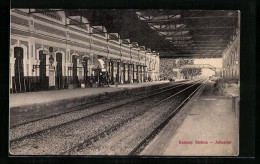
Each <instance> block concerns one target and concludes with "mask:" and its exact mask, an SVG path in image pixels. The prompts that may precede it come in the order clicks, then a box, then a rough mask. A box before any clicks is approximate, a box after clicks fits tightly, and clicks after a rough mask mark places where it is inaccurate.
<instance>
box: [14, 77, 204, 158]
mask: <svg viewBox="0 0 260 164" xmlns="http://www.w3.org/2000/svg"><path fill="white" fill-rule="evenodd" d="M198 83H200V81H199V82H198ZM196 84H197V83H196ZM196 84H192V85H189V86H188V87H186V86H185V85H188V84H181V85H177V86H172V87H166V88H167V89H163V90H161V91H159V92H157V93H154V94H151V95H148V96H146V97H142V98H139V99H137V100H135V101H132V102H128V103H125V104H121V105H118V106H116V107H112V108H110V109H107V110H104V111H100V112H96V113H93V114H90V115H87V116H85V117H82V118H78V119H75V120H73V121H69V122H66V123H63V124H60V125H57V126H53V127H51V128H47V129H43V130H41V131H37V132H35V133H32V134H29V135H25V136H22V137H20V138H16V139H14V140H11V142H10V144H11V146H12V145H13V144H15V143H17V142H19V141H22V140H25V139H28V138H37V136H38V135H41V134H43V133H45V132H46V131H47V132H52V131H54V130H55V129H59V128H61V127H64V126H66V125H68V124H73V123H75V122H78V121H80V120H82V119H89V118H92V117H94V116H97V115H101V114H102V113H105V112H108V111H112V110H113V109H115V108H118V107H122V106H124V105H126V104H130V103H133V102H136V101H141V100H144V99H147V98H151V97H152V96H158V95H160V94H162V93H165V92H169V91H170V90H172V89H174V88H178V87H181V86H182V87H185V88H184V89H182V90H181V91H179V92H177V93H175V94H173V95H171V96H168V97H167V98H164V99H163V100H160V101H159V102H157V104H155V106H158V105H160V104H162V103H164V102H165V101H166V100H168V99H170V98H169V97H173V96H174V95H178V94H179V93H181V92H183V91H185V90H187V89H188V88H190V87H192V86H194V85H196ZM149 108H150V107H149ZM149 108H146V109H145V110H142V111H140V112H139V113H138V112H137V113H135V114H134V115H132V116H131V117H128V118H126V119H123V120H121V121H118V122H117V123H116V124H115V125H113V126H111V127H108V128H106V129H104V130H103V131H102V132H99V133H97V134H96V135H93V136H91V137H89V138H87V139H84V141H83V142H81V143H79V144H76V145H74V146H72V147H70V148H69V149H67V150H66V151H63V152H61V153H60V154H71V153H72V152H75V151H78V150H80V149H84V148H85V147H87V146H88V145H89V144H91V143H93V142H96V141H98V140H99V139H100V138H103V137H104V136H107V135H109V134H110V133H112V132H113V131H115V130H116V129H118V128H120V127H121V126H122V125H124V124H125V123H127V122H130V121H131V120H133V119H135V118H136V117H139V116H141V115H142V114H144V113H145V112H146V111H147V110H149Z"/></svg>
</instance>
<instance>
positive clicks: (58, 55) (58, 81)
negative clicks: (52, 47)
mask: <svg viewBox="0 0 260 164" xmlns="http://www.w3.org/2000/svg"><path fill="white" fill-rule="evenodd" d="M56 62H57V66H56V86H57V88H58V89H61V88H63V82H62V54H61V53H56Z"/></svg>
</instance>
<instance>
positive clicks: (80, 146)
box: [62, 83, 197, 155]
mask: <svg viewBox="0 0 260 164" xmlns="http://www.w3.org/2000/svg"><path fill="white" fill-rule="evenodd" d="M196 84H197V83H195V84H193V85H191V86H188V87H186V88H184V89H182V90H181V91H179V92H177V93H175V94H173V95H171V96H169V97H167V98H165V99H163V100H161V101H160V102H158V103H156V104H155V105H154V107H153V108H155V107H157V106H159V105H160V104H162V103H165V101H166V100H169V98H172V97H174V96H176V95H178V94H180V93H182V92H184V91H185V90H187V89H189V88H191V87H193V86H195V85H196ZM148 110H150V109H147V110H145V111H143V112H141V113H138V114H137V115H134V116H132V117H131V118H128V119H126V120H124V121H122V122H120V123H118V124H116V125H114V126H113V127H111V128H109V129H107V130H105V131H103V132H101V133H99V134H97V135H95V136H93V137H91V138H88V139H86V140H85V141H84V142H83V143H80V144H78V145H76V146H74V147H72V148H70V149H69V150H66V151H65V152H63V153H62V155H70V154H73V153H75V152H78V151H81V150H82V149H84V148H86V147H87V146H89V145H91V144H92V143H94V142H97V141H98V140H99V139H101V138H103V137H105V136H108V135H109V134H110V133H112V132H113V131H115V130H117V129H119V128H120V127H121V126H123V125H124V124H126V123H128V122H130V121H131V120H133V119H135V118H137V117H139V116H141V115H143V114H144V113H145V112H147V111H148Z"/></svg>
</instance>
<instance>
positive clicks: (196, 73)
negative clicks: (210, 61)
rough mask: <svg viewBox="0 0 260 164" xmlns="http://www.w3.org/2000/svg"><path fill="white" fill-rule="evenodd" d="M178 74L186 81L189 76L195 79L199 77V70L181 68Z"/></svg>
mask: <svg viewBox="0 0 260 164" xmlns="http://www.w3.org/2000/svg"><path fill="white" fill-rule="evenodd" d="M180 73H181V74H182V75H183V77H184V78H185V79H188V77H189V76H191V77H195V76H199V75H201V68H183V69H180Z"/></svg>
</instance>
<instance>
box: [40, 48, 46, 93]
mask: <svg viewBox="0 0 260 164" xmlns="http://www.w3.org/2000/svg"><path fill="white" fill-rule="evenodd" d="M46 55H47V54H46V52H44V51H39V60H40V65H39V73H40V75H39V76H40V79H39V81H40V83H39V84H40V85H39V86H38V90H46V89H48V79H47V76H46Z"/></svg>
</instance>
